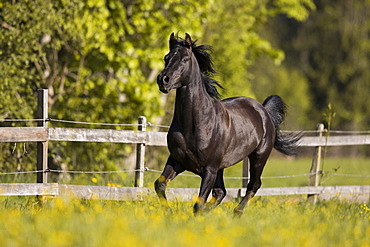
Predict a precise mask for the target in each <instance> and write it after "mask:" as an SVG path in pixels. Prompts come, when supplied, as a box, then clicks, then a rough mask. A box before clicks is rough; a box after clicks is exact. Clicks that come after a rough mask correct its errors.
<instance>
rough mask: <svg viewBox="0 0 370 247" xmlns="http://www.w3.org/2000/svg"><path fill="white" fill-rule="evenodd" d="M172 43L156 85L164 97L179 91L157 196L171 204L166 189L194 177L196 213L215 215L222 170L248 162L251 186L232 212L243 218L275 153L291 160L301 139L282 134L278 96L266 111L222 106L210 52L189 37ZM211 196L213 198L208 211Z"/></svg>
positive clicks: (247, 102) (232, 101) (247, 105)
mask: <svg viewBox="0 0 370 247" xmlns="http://www.w3.org/2000/svg"><path fill="white" fill-rule="evenodd" d="M169 43H170V52H169V53H168V54H167V55H166V56H165V57H164V61H165V68H164V70H163V71H162V72H161V73H160V74H159V75H158V78H157V83H158V86H159V89H160V91H161V92H163V93H168V92H169V91H170V90H172V89H176V102H175V112H174V116H173V120H172V124H171V127H170V129H169V132H168V135H167V142H168V149H169V151H170V156H169V158H168V161H167V163H166V166H165V168H164V170H163V173H162V175H161V176H160V177H159V178H158V179H157V180H156V181H155V190H156V192H157V194H158V196H159V198H160V200H161V201H162V202H163V203H165V204H167V199H166V194H165V190H166V185H167V184H168V183H169V182H170V181H171V180H173V179H174V178H175V177H176V176H177V175H178V174H180V173H181V172H183V171H185V170H187V171H191V172H193V173H195V174H197V175H199V176H200V177H201V179H202V182H201V186H200V191H199V197H198V200H197V201H196V203H195V205H194V213H195V214H197V213H199V212H200V211H202V210H204V209H212V208H214V207H216V206H217V205H218V204H220V203H221V201H222V199H223V198H224V197H225V196H226V189H225V186H224V181H223V171H224V168H227V167H229V166H232V165H235V164H236V163H238V162H240V161H241V160H243V159H244V158H246V157H247V156H248V158H249V160H250V182H249V184H248V186H247V192H246V195H245V197H243V199H242V201H241V202H240V204H239V205H238V206H237V207H236V208H235V210H234V213H235V214H239V215H240V214H242V212H243V209H244V207H245V205H246V204H247V202H248V200H249V199H250V198H252V197H253V196H254V195H255V194H256V192H257V190H258V189H259V188H260V186H261V178H260V177H261V174H262V170H263V167H264V166H265V164H266V161H267V159H268V157H269V155H270V153H271V150H272V148H273V147H275V149H277V150H278V151H280V152H282V153H284V154H287V155H291V154H293V153H294V151H295V149H296V147H297V145H298V144H297V143H298V141H299V139H300V137H299V136H294V135H289V134H288V135H282V134H280V133H279V131H278V129H279V126H280V124H281V123H282V121H283V120H284V116H285V112H286V106H285V104H284V102H283V101H282V100H281V98H280V97H279V96H277V95H272V96H270V97H268V98H267V99H266V100H265V101H264V103H263V104H262V105H261V104H260V103H258V102H257V101H256V100H254V99H252V98H247V97H235V98H228V99H224V100H220V97H221V96H220V94H219V93H218V91H217V86H220V84H219V83H218V82H217V81H215V80H214V79H212V75H213V74H214V73H215V70H214V69H213V64H212V60H211V57H210V54H209V53H208V51H209V50H210V49H211V47H209V46H205V45H200V46H197V45H196V44H195V43H196V42H193V41H192V40H191V37H190V35H189V34H186V36H185V40H182V39H179V38H178V37H175V35H174V34H173V33H172V34H171V36H170V41H169ZM220 87H221V86H220ZM211 191H212V196H213V198H212V200H211V201H210V202H209V203H208V204H207V205H206V204H205V203H206V200H207V198H208V196H209V194H210V192H211Z"/></svg>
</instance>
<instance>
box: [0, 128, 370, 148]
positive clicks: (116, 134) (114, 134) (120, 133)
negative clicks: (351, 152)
mask: <svg viewBox="0 0 370 247" xmlns="http://www.w3.org/2000/svg"><path fill="white" fill-rule="evenodd" d="M166 136H167V132H155V131H138V130H115V129H84V128H58V127H1V128H0V142H46V141H71V142H73V141H76V142H113V143H134V144H145V145H148V146H167V140H166ZM369 144H370V135H340V136H328V137H325V136H303V137H302V139H301V142H300V144H299V145H300V146H301V147H317V146H353V145H369Z"/></svg>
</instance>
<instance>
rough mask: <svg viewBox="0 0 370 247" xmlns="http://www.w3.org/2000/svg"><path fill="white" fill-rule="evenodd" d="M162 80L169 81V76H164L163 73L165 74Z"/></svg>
mask: <svg viewBox="0 0 370 247" xmlns="http://www.w3.org/2000/svg"><path fill="white" fill-rule="evenodd" d="M163 81H164V82H166V83H168V82H169V81H170V78H169V77H168V76H166V75H165V76H164V77H163Z"/></svg>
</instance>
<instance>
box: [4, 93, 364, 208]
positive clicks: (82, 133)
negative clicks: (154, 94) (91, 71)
mask: <svg viewBox="0 0 370 247" xmlns="http://www.w3.org/2000/svg"><path fill="white" fill-rule="evenodd" d="M38 94H39V100H38V102H39V105H38V119H39V122H38V127H1V128H0V142H37V143H38V156H37V157H38V158H37V170H38V171H41V172H39V173H38V175H37V183H38V184H0V195H49V194H50V195H66V194H71V195H76V196H77V197H83V198H99V199H107V198H111V199H112V200H116V199H117V198H121V197H122V198H131V199H133V198H136V197H140V195H142V194H143V193H144V194H152V193H153V190H152V189H149V188H141V187H143V180H144V170H145V169H144V155H145V146H167V141H166V135H167V133H166V132H153V131H146V119H145V117H139V124H138V126H139V129H138V130H115V129H84V128H55V127H48V124H47V122H48V106H47V95H48V93H47V90H44V89H43V90H39V93H38ZM318 133H319V136H304V137H303V138H302V140H301V143H300V146H301V147H316V151H315V155H314V159H313V164H312V168H311V173H312V176H311V178H310V185H312V186H306V187H288V188H261V189H260V191H259V193H258V195H283V194H284V195H291V194H308V195H315V196H314V201H316V195H318V194H323V192H325V191H328V190H331V191H332V194H333V193H334V194H337V193H339V192H336V191H342V192H343V191H346V192H348V191H352V192H349V193H352V194H353V193H355V192H356V193H357V194H358V193H360V194H364V196H363V195H362V196H361V197H365V198H366V197H367V200H368V199H369V194H370V192H369V191H370V187H369V186H360V187H358V186H357V187H356V186H355V187H353V186H352V187H351V186H326V187H321V186H318V179H319V173H318V171H319V170H320V164H319V160H320V159H319V158H317V157H319V156H320V155H321V147H322V146H348V145H369V144H370V135H342V136H322V133H323V126H320V127H319V131H318ZM49 141H77V142H112V143H132V144H137V162H136V169H137V172H136V176H135V186H136V187H139V188H117V187H101V186H81V185H61V184H59V185H58V184H54V183H48V172H47V171H48V164H47V157H48V142H49ZM244 164H245V165H244V166H243V167H244V168H243V177H248V171H249V168H248V162H247V161H245V162H244ZM244 180H245V183H243V187H245V184H246V182H247V179H244ZM66 191H67V192H66ZM71 191H72V192H71ZM73 191H74V192H73ZM94 191H95V192H94ZM171 191H178V192H176V194H181V196H183V197H185V198H187V200H188V199H189V198H191V197H193V196H194V195H196V194H197V193H198V192H197V191H198V189H190V188H189V189H175V188H173V189H170V190H169V198H171V197H172V196H171ZM185 192H186V194H184V193H185ZM112 193H113V194H112ZM238 193H240V189H229V190H228V197H229V199H230V197H237V195H238ZM326 194H328V193H326ZM329 194H330V193H329ZM94 195H96V196H94ZM104 195H109V196H104Z"/></svg>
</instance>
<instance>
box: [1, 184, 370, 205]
mask: <svg viewBox="0 0 370 247" xmlns="http://www.w3.org/2000/svg"><path fill="white" fill-rule="evenodd" d="M226 190H227V196H226V197H225V199H224V201H232V200H234V199H235V198H238V197H240V195H241V194H245V190H246V189H237V188H229V189H226ZM198 193H199V189H197V188H168V189H167V191H166V195H167V198H168V199H169V200H178V201H179V200H181V201H194V199H195V198H196V196H197V195H198ZM307 194H314V195H320V196H321V198H323V199H325V200H327V199H332V198H338V199H348V200H353V199H355V200H357V201H360V202H368V201H369V200H370V185H363V186H360V185H351V186H317V187H316V186H305V187H280V188H261V189H259V190H258V192H257V196H276V195H307ZM0 195H2V196H32V195H37V196H59V197H68V198H76V199H95V200H122V201H132V200H142V198H143V197H145V196H156V195H155V192H154V190H153V189H152V188H143V187H108V186H92V185H69V184H57V183H8V184H5V183H4V184H0Z"/></svg>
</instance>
